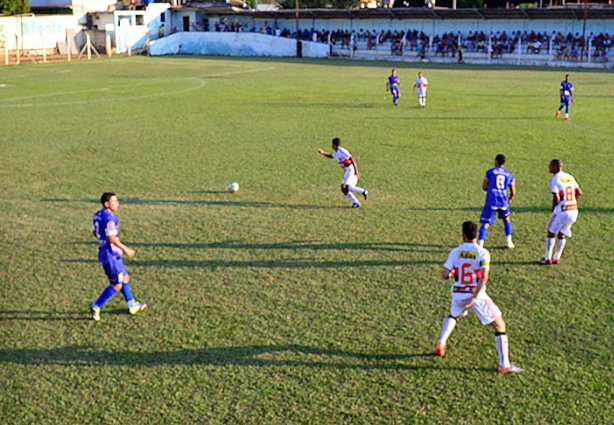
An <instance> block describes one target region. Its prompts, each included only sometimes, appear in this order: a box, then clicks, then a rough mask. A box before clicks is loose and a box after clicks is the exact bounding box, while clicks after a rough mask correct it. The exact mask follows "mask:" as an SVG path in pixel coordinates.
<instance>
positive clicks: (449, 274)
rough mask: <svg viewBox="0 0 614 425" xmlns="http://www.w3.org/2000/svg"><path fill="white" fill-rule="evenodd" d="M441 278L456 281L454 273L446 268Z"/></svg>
mask: <svg viewBox="0 0 614 425" xmlns="http://www.w3.org/2000/svg"><path fill="white" fill-rule="evenodd" d="M441 277H442V278H444V280H448V279H454V271H453V270H450V269H448V268H446V267H444V268H443V270H442V271H441Z"/></svg>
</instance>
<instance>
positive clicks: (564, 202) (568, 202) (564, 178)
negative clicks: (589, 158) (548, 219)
mask: <svg viewBox="0 0 614 425" xmlns="http://www.w3.org/2000/svg"><path fill="white" fill-rule="evenodd" d="M549 183H550V192H551V193H554V194H556V193H558V195H559V198H560V201H559V203H558V204H557V205H556V207H555V209H554V211H553V212H554V213H559V212H563V211H573V210H577V209H578V200H577V198H576V193H577V190H578V189H580V186H579V185H578V183H577V182H576V179H575V178H574V177H573V176H572V175H571V174H567V173H565V172H563V171H559V172H558V173H556V174H555V175H554V176H552V177H551V178H550V182H549Z"/></svg>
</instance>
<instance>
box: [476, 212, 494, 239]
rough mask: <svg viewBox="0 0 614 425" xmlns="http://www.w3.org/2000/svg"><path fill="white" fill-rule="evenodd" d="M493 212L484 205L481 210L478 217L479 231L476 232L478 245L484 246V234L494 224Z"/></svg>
mask: <svg viewBox="0 0 614 425" xmlns="http://www.w3.org/2000/svg"><path fill="white" fill-rule="evenodd" d="M495 217H496V215H495V210H493V209H492V208H491V207H489V206H488V205H484V208H482V215H481V216H480V224H481V226H480V230H479V232H478V245H480V246H484V241H485V240H486V234H487V233H488V229H489V228H490V226H491V225H492V224H495Z"/></svg>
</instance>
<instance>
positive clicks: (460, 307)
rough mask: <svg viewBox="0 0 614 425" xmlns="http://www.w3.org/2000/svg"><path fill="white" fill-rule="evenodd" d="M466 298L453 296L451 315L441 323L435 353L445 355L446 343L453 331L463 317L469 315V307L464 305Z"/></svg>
mask: <svg viewBox="0 0 614 425" xmlns="http://www.w3.org/2000/svg"><path fill="white" fill-rule="evenodd" d="M464 303H465V300H460V301H459V300H457V299H454V298H452V301H451V302H450V315H449V316H448V317H446V318H445V319H444V321H443V324H442V325H441V333H440V334H439V339H438V340H437V344H435V355H436V356H440V357H443V355H444V354H445V352H446V344H447V342H448V338H449V337H450V335H451V334H452V331H453V330H454V328H455V327H456V324H457V323H458V321H459V320H460V318H461V317H463V316H466V315H467V309H466V308H465V307H464Z"/></svg>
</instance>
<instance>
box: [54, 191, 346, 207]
mask: <svg viewBox="0 0 614 425" xmlns="http://www.w3.org/2000/svg"><path fill="white" fill-rule="evenodd" d="M202 193H214V194H225V195H228V196H236V195H235V194H233V193H230V192H226V191H205V192H202ZM42 201H43V202H57V203H62V202H66V203H70V202H74V203H88V204H92V203H97V204H100V200H98V199H62V198H44V199H42ZM120 202H121V203H122V204H126V205H208V206H222V207H248V208H288V209H306V210H320V209H326V210H333V209H342V210H347V209H349V207H347V206H341V205H337V206H334V205H313V204H282V203H275V202H257V201H236V200H221V201H210V200H203V199H196V200H192V199H142V198H135V197H133V198H130V197H122V198H120Z"/></svg>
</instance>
